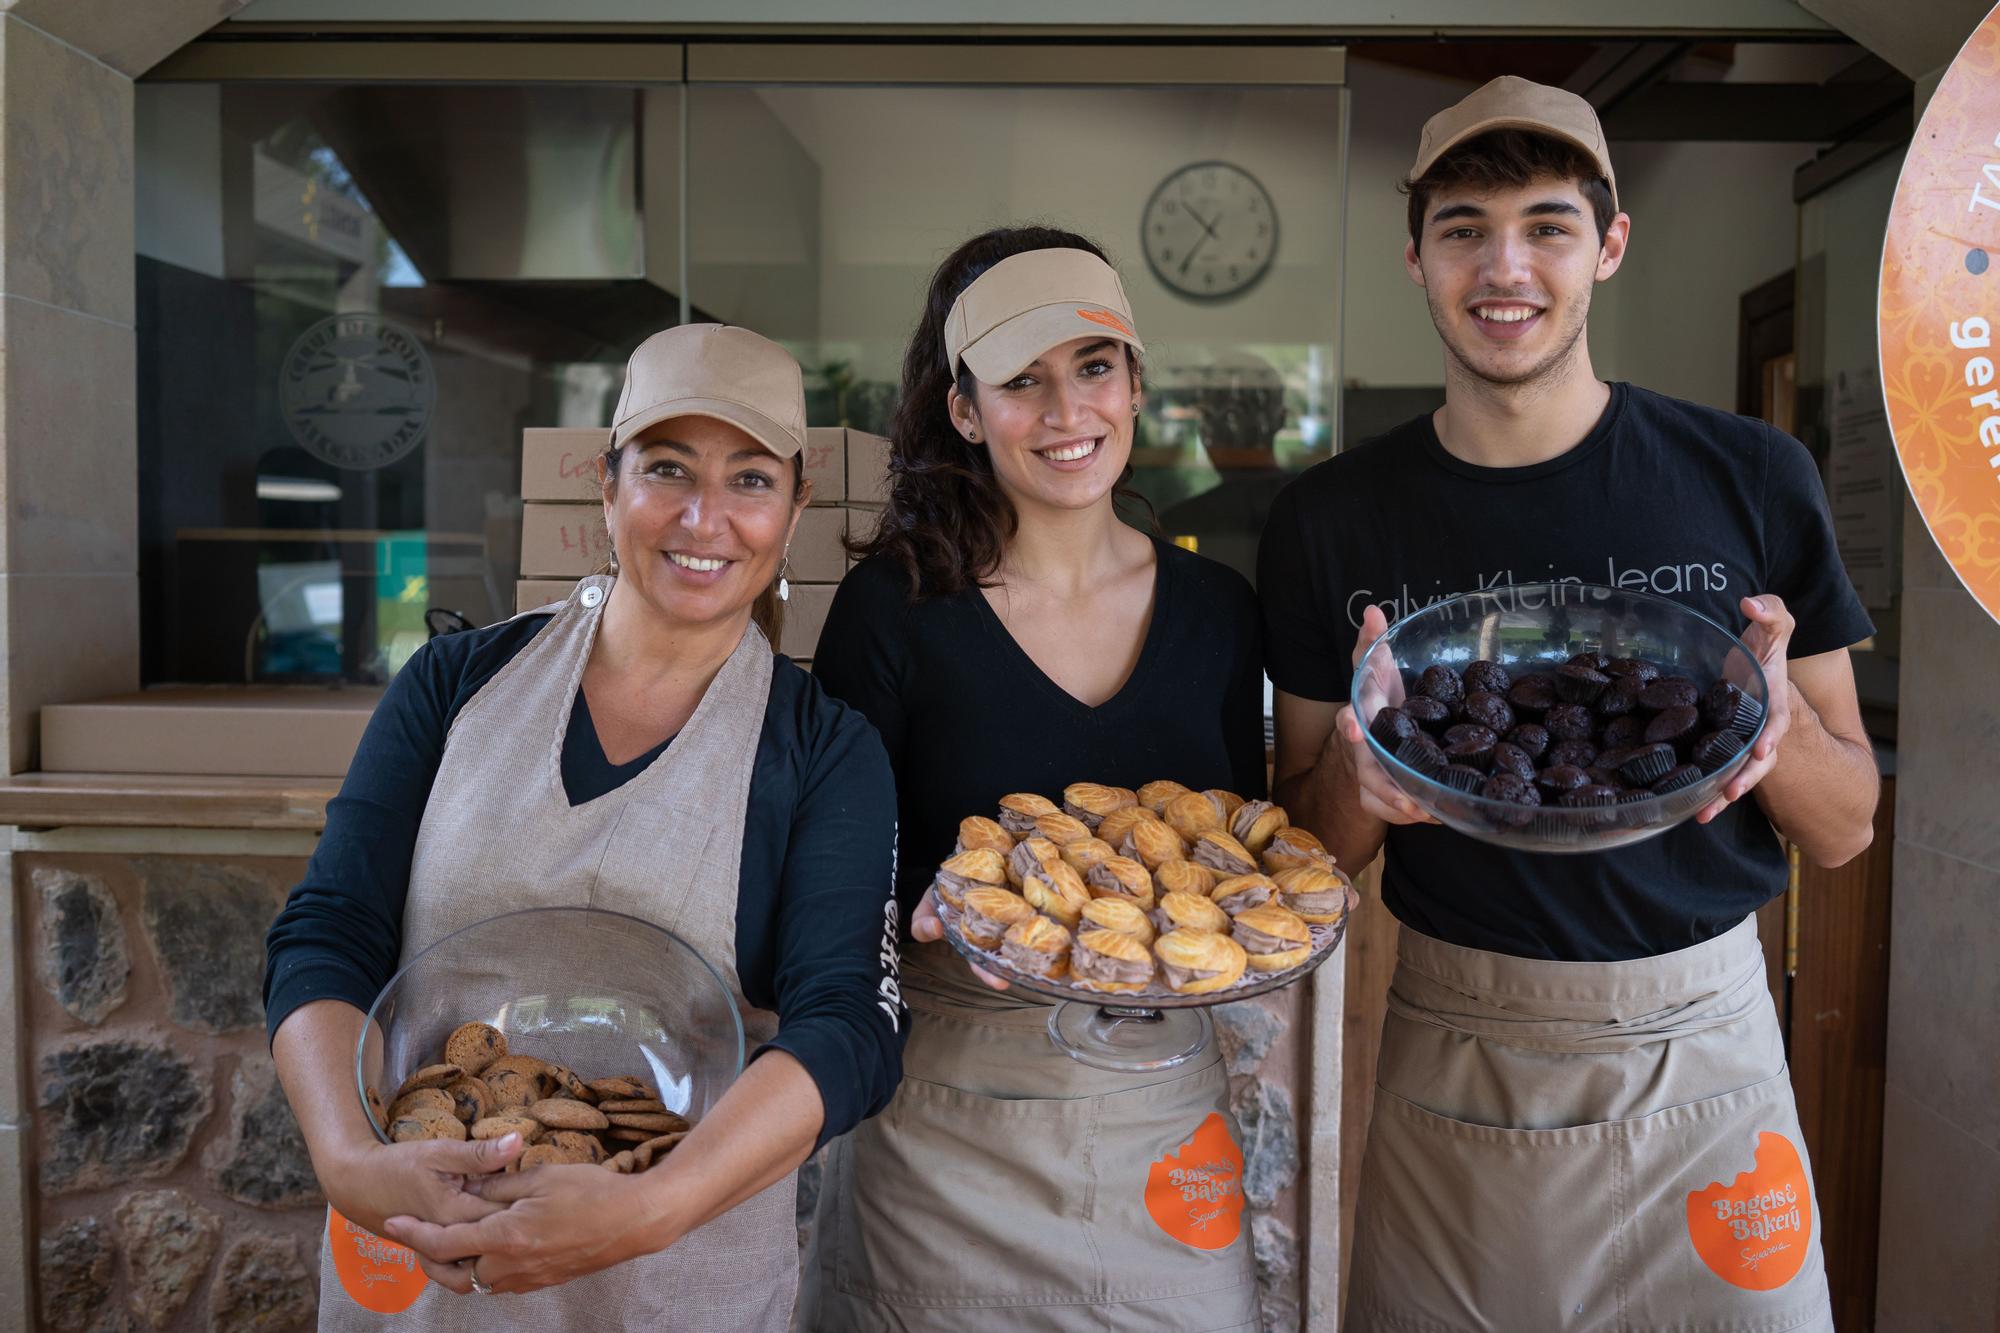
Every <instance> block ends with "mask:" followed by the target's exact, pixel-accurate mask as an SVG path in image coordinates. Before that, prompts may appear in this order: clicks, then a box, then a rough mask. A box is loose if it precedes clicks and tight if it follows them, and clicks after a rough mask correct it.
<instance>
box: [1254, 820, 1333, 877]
mask: <svg viewBox="0 0 2000 1333" xmlns="http://www.w3.org/2000/svg"><path fill="white" fill-rule="evenodd" d="M1307 866H1317V867H1319V868H1321V869H1324V870H1331V869H1333V853H1331V852H1329V851H1327V849H1326V844H1325V843H1323V842H1321V841H1320V840H1319V839H1318V838H1317V837H1315V836H1313V835H1312V834H1311V833H1310V832H1308V831H1307V830H1305V829H1302V828H1297V827H1287V828H1282V829H1279V830H1278V832H1277V833H1276V834H1275V835H1274V836H1273V837H1272V838H1271V843H1270V845H1269V846H1268V847H1266V848H1264V869H1265V870H1267V871H1269V872H1270V873H1271V874H1273V875H1275V874H1277V873H1278V872H1279V871H1280V870H1298V869H1301V868H1303V867H1307Z"/></svg>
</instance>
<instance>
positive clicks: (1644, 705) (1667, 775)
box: [1350, 583, 1768, 852]
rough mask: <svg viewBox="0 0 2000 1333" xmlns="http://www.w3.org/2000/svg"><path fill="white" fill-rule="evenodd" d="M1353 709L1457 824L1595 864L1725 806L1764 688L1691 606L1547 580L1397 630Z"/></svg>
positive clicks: (1743, 656)
mask: <svg viewBox="0 0 2000 1333" xmlns="http://www.w3.org/2000/svg"><path fill="white" fill-rule="evenodd" d="M1350 697H1351V698H1352V699H1353V701H1354V708H1355V712H1356V715H1357V716H1358V717H1359V719H1360V721H1361V723H1362V726H1363V728H1364V729H1365V731H1366V732H1367V738H1368V740H1367V743H1368V748H1369V750H1370V751H1371V752H1372V753H1373V754H1374V756H1375V759H1376V761H1377V762H1378V763H1380V764H1381V766H1382V768H1383V770H1384V771H1385V772H1387V773H1388V775H1389V777H1390V779H1391V780H1392V781H1393V782H1394V783H1395V784H1396V785H1397V786H1398V787H1399V788H1401V789H1402V791H1403V792H1404V793H1405V794H1406V795H1408V796H1409V797H1410V799H1411V800H1412V801H1414V802H1416V804H1417V805H1418V806H1419V807H1420V808H1422V809H1423V810H1424V811H1425V812H1427V813H1428V814H1430V815H1432V816H1434V817H1435V818H1436V819H1437V820H1438V821H1439V822H1440V823H1442V824H1444V825H1445V826H1446V827H1448V828H1452V829H1455V830H1457V831H1458V832H1460V833H1463V834H1465V835H1467V836H1468V837H1473V838H1477V839H1479V840H1480V841H1482V842H1487V843H1492V844H1495V845H1497V846H1501V847H1506V848H1509V849H1511V850H1514V851H1525V852H1595V851H1604V850H1607V849H1609V848H1613V847H1621V846H1625V845H1627V844H1630V843H1634V842H1639V841H1642V840H1644V839H1646V838H1650V837H1653V836H1655V835H1657V834H1659V833H1662V832H1664V831H1666V830H1667V829H1670V828H1672V827H1673V826H1674V825H1676V824H1678V823H1680V822H1681V821H1682V820H1685V819H1687V818H1689V817H1691V816H1692V815H1694V814H1695V813H1696V812H1697V811H1699V810H1700V809H1701V808H1702V807H1703V806H1705V805H1707V804H1708V803H1709V802H1710V801H1712V800H1714V799H1715V798H1716V797H1717V796H1718V795H1719V794H1720V792H1721V790H1722V788H1723V786H1724V784H1726V783H1727V782H1728V781H1729V780H1730V779H1731V778H1732V777H1734V776H1735V775H1736V773H1737V771H1738V770H1739V769H1741V768H1742V767H1743V765H1744V764H1745V763H1746V762H1748V760H1749V758H1750V750H1751V747H1752V746H1753V745H1755V744H1756V741H1757V738H1758V736H1759V735H1760V734H1761V733H1762V731H1763V728H1764V715H1765V708H1766V704H1767V700H1768V687H1767V685H1766V682H1765V678H1764V671H1763V668H1762V667H1761V666H1759V665H1758V662H1757V659H1756V657H1755V655H1753V654H1752V653H1751V651H1750V650H1749V648H1747V647H1746V646H1745V645H1744V643H1743V641H1742V640H1741V639H1739V638H1737V637H1736V635H1734V634H1732V633H1731V632H1730V631H1729V630H1727V629H1725V628H1724V627H1723V626H1721V625H1719V624H1717V623H1716V622H1715V621H1713V620H1710V619H1709V618H1708V617H1707V616H1705V615H1703V614H1701V613H1700V612H1699V611H1696V610H1694V609H1692V608H1691V607H1687V606H1684V605H1682V604H1681V603H1679V602H1675V601H1672V600H1670V599H1668V598H1665V597H1660V596H1656V595H1654V594H1652V593H1644V592H1637V591H1633V590H1631V589H1621V588H1611V587H1605V586H1602V585H1597V584H1588V583H1534V584H1519V585H1510V586H1506V587H1499V588H1489V589H1485V590H1483V591H1480V592H1473V593H1465V594H1463V595H1460V596H1457V597H1452V598H1449V599H1447V600H1445V601H1442V602H1439V603H1437V604H1436V605H1434V606H1430V607H1426V608H1425V609H1424V610H1422V611H1419V612H1417V613H1416V614H1415V615H1412V616H1408V617H1406V618H1404V619H1402V620H1399V621H1397V622H1396V623H1395V624H1393V625H1391V626H1390V627H1389V630H1388V632H1387V633H1386V634H1384V635H1383V636H1382V637H1381V638H1380V639H1378V640H1376V641H1375V643H1374V644H1373V645H1372V646H1371V647H1370V648H1369V649H1368V651H1367V653H1366V654H1365V655H1364V656H1363V658H1362V660H1361V663H1360V665H1359V666H1358V667H1357V668H1356V669H1355V673H1354V687H1353V692H1352V694H1351V695H1350Z"/></svg>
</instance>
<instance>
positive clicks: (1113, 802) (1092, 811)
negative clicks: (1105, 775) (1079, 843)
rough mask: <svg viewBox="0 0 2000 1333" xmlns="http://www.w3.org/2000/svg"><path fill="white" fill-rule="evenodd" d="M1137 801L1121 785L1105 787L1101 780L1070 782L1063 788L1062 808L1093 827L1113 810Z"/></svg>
mask: <svg viewBox="0 0 2000 1333" xmlns="http://www.w3.org/2000/svg"><path fill="white" fill-rule="evenodd" d="M1138 803H1139V798H1138V796H1137V795H1136V794H1134V793H1132V792H1129V791H1127V790H1125V789H1124V788H1123V787H1107V786H1105V785H1104V784H1103V783H1101V782H1072V783H1070V785H1069V786H1067V787H1064V788H1063V804H1062V808H1063V810H1064V811H1065V812H1067V813H1068V814H1071V815H1074V816H1075V817H1076V818H1077V819H1080V820H1082V821H1083V822H1084V823H1085V824H1087V825H1089V826H1090V827H1091V828H1093V829H1094V828H1096V827H1097V825H1098V821H1100V820H1102V819H1103V818H1104V817H1105V816H1106V815H1108V814H1110V813H1111V812H1112V811H1113V810H1123V809H1125V808H1127V807H1129V806H1134V805H1137V804H1138Z"/></svg>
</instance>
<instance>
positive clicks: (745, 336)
mask: <svg viewBox="0 0 2000 1333" xmlns="http://www.w3.org/2000/svg"><path fill="white" fill-rule="evenodd" d="M673 417H711V418H713V419H715V420H717V421H726V422H728V423H729V424H730V425H732V426H736V427H739V428H740V429H742V430H743V431H744V432H745V433H746V434H748V435H749V436H751V438H753V439H755V440H756V441H757V443H759V444H761V445H763V446H764V447H765V448H766V449H769V450H770V451H771V452H772V453H774V454H776V455H777V456H778V457H780V458H790V457H791V456H792V455H793V454H796V453H797V452H798V451H799V450H801V449H803V448H805V444H806V386H805V376H804V375H803V374H802V373H800V371H799V363H798V362H797V361H796V360H794V359H793V357H792V354H791V353H790V352H787V351H786V350H785V349H784V348H782V347H780V346H778V344H776V343H774V342H772V341H771V340H770V339H769V338H766V337H764V336H763V335H761V334H756V333H752V332H751V331H750V330H748V329H739V328H737V327H736V326H734V325H732V324H683V325H681V326H679V327H678V328H672V329H667V330H665V331H664V332H661V333H656V334H654V335H653V336H652V337H650V338H648V339H646V341H644V342H642V343H640V344H639V346H638V347H637V348H636V349H635V350H634V351H633V353H632V359H631V360H630V361H628V362H626V363H625V390H624V392H622V393H620V394H619V395H618V412H617V415H616V416H614V417H612V419H611V444H612V447H613V448H617V447H619V446H621V445H623V444H626V443H627V442H628V441H630V440H631V439H632V437H633V436H635V435H637V434H639V432H641V431H643V430H645V429H646V428H647V427H648V426H652V425H656V424H657V423H659V422H662V421H666V420H669V419H671V418H673Z"/></svg>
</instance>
